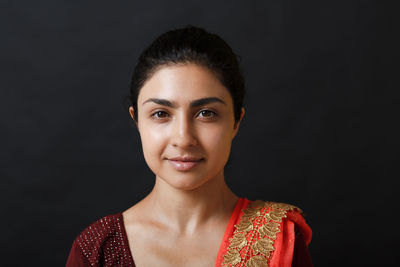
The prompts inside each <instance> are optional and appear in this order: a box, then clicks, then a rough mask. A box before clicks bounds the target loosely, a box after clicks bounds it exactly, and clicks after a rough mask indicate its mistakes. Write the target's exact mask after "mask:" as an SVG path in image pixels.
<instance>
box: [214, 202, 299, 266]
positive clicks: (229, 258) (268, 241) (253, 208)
mask: <svg viewBox="0 0 400 267" xmlns="http://www.w3.org/2000/svg"><path fill="white" fill-rule="evenodd" d="M289 210H298V211H299V212H301V210H300V209H299V208H297V207H295V206H292V205H289V204H284V203H276V202H266V201H262V200H256V201H252V202H251V203H250V204H249V206H248V207H247V208H246V209H243V210H242V212H243V215H242V217H241V219H240V221H239V223H238V224H236V225H235V228H236V229H235V231H234V233H233V237H231V238H230V239H229V246H228V248H227V251H226V254H225V255H224V261H223V262H222V266H229V267H240V266H245V267H268V266H269V265H268V262H269V260H270V258H271V256H272V252H273V251H274V250H275V248H274V241H275V239H276V235H277V234H278V233H279V232H280V231H281V230H280V225H281V222H282V219H283V218H286V212H287V211H289Z"/></svg>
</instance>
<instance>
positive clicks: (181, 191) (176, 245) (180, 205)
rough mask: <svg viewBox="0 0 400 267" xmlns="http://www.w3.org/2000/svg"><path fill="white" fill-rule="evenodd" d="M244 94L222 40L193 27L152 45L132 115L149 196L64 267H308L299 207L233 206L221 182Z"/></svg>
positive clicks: (75, 251)
mask: <svg viewBox="0 0 400 267" xmlns="http://www.w3.org/2000/svg"><path fill="white" fill-rule="evenodd" d="M243 96H244V81H243V77H242V75H241V73H240V71H239V66H238V61H237V58H236V56H235V54H234V53H233V52H232V49H231V48H230V47H229V45H228V44H227V43H226V42H225V41H223V40H222V39H221V38H220V37H218V36H217V35H214V34H210V33H208V32H206V31H205V30H203V29H200V28H196V27H186V28H182V29H178V30H174V31H169V32H167V33H165V34H163V35H161V36H160V37H158V38H157V39H156V40H155V41H154V42H153V43H152V44H151V45H150V46H149V47H148V48H147V49H146V50H145V51H144V52H143V53H142V55H141V56H140V58H139V62H138V63H137V66H136V67H135V70H134V74H133V79H132V87H131V103H132V105H131V106H130V108H129V113H130V115H131V117H132V119H133V120H134V121H135V123H136V125H137V128H138V131H139V133H140V137H141V141H142V147H143V153H144V158H145V160H146V163H147V165H148V166H149V167H150V169H151V170H152V171H153V172H154V174H155V185H154V188H153V190H152V191H151V193H150V194H149V195H147V196H146V197H145V198H144V199H143V200H141V201H140V202H139V203H137V204H135V205H134V206H132V207H131V208H129V209H128V210H126V211H124V212H122V213H118V214H114V215H109V216H106V217H104V218H102V219H100V220H98V221H97V222H95V223H93V224H92V225H90V226H89V227H88V228H86V229H85V230H84V231H83V232H82V233H81V234H80V235H79V236H78V237H77V238H76V240H75V241H74V243H73V246H72V249H71V252H70V255H69V257H68V261H67V266H139V267H146V266H150V267H153V266H311V260H310V257H309V254H308V251H307V245H308V243H309V242H310V240H311V229H310V228H309V227H308V225H307V224H306V222H305V220H304V218H303V217H302V215H301V212H300V210H299V209H298V208H296V207H294V206H291V205H287V204H282V203H274V202H265V201H261V200H258V201H250V200H248V199H247V198H239V197H238V196H237V195H235V194H234V193H233V192H232V191H231V190H230V189H229V188H228V186H227V185H226V183H225V179H224V167H225V165H226V163H227V161H228V158H229V154H230V149H231V144H232V140H233V138H234V137H235V135H236V134H237V132H238V129H239V126H240V122H241V120H242V118H243V115H244V108H243Z"/></svg>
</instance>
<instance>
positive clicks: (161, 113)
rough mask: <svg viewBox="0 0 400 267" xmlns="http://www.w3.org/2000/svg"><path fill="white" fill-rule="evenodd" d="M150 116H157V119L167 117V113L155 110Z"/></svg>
mask: <svg viewBox="0 0 400 267" xmlns="http://www.w3.org/2000/svg"><path fill="white" fill-rule="evenodd" d="M151 116H152V117H154V118H157V119H163V118H166V117H168V113H167V112H165V111H157V112H154V113H153V114H152V115H151Z"/></svg>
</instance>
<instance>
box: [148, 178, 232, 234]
mask: <svg viewBox="0 0 400 267" xmlns="http://www.w3.org/2000/svg"><path fill="white" fill-rule="evenodd" d="M237 200H238V197H237V196H236V195H235V194H234V193H233V192H232V191H231V190H230V189H229V187H228V186H227V184H226V183H225V179H224V176H223V173H221V175H219V176H217V177H214V178H212V179H210V180H209V181H207V182H206V183H205V184H203V185H201V186H200V187H198V188H196V189H193V190H181V189H177V188H174V187H173V186H171V185H169V184H168V183H166V182H165V181H164V180H163V179H162V178H159V177H156V183H155V185H154V188H153V190H152V192H151V193H150V194H149V195H148V196H147V197H146V198H145V199H143V200H142V201H143V203H142V208H145V209H146V210H147V211H149V212H148V214H149V216H150V217H149V219H150V220H152V221H156V222H157V223H160V224H162V225H164V226H167V227H168V229H169V230H170V231H174V232H176V233H178V234H180V235H192V234H194V233H196V232H198V231H199V230H200V229H201V228H203V227H207V226H209V225H210V224H218V223H220V222H226V220H227V219H228V220H229V218H230V215H231V213H232V211H233V209H234V207H235V204H236V202H237Z"/></svg>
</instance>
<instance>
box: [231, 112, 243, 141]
mask: <svg viewBox="0 0 400 267" xmlns="http://www.w3.org/2000/svg"><path fill="white" fill-rule="evenodd" d="M244 113H245V112H244V108H243V107H242V109H241V111H240V118H239V120H238V121H236V122H235V124H234V125H233V130H234V133H233V137H235V136H236V134H237V132H238V131H239V126H240V123H241V122H242V119H243V116H244Z"/></svg>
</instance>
